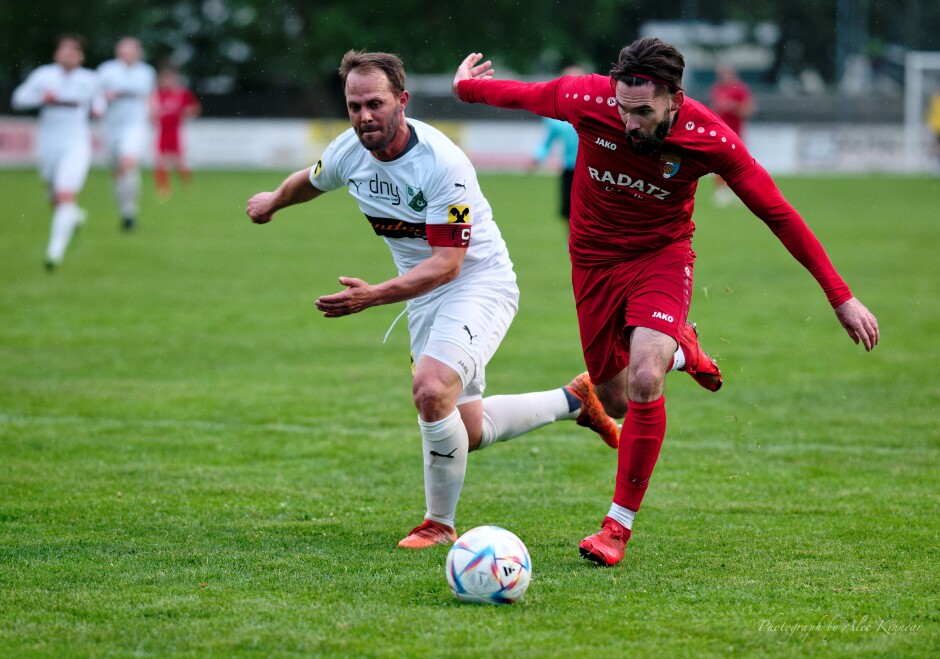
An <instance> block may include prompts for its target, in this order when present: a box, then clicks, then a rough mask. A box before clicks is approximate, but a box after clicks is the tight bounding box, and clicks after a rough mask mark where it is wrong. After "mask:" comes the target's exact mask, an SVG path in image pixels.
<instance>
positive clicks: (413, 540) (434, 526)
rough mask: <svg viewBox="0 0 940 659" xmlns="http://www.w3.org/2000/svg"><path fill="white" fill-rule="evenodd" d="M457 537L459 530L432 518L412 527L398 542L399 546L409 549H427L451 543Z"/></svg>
mask: <svg viewBox="0 0 940 659" xmlns="http://www.w3.org/2000/svg"><path fill="white" fill-rule="evenodd" d="M456 539H457V532H456V531H455V530H454V529H452V528H450V527H449V526H446V525H444V524H441V523H440V522H435V521H433V520H430V519H426V520H424V521H423V522H422V523H421V525H420V526H416V527H414V528H413V529H411V533H409V534H408V535H407V536H406V537H405V538H403V539H402V540H401V542H399V543H398V546H399V547H406V548H407V549H425V548H427V547H433V546H434V545H449V544H451V543H453V542H454V541H455V540H456Z"/></svg>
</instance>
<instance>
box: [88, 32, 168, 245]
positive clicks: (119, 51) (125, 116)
mask: <svg viewBox="0 0 940 659" xmlns="http://www.w3.org/2000/svg"><path fill="white" fill-rule="evenodd" d="M114 52H115V59H112V60H108V61H107V62H104V63H103V64H101V66H99V67H98V75H99V76H100V77H101V87H102V89H103V91H104V97H105V100H106V101H107V102H108V109H107V112H106V113H105V115H104V122H103V128H104V136H105V141H106V143H107V148H108V154H109V156H110V158H111V162H112V167H113V175H114V197H115V200H116V201H117V205H118V210H119V211H120V213H121V227H122V228H123V229H124V230H125V231H131V230H133V229H134V228H135V227H136V225H137V215H138V210H139V203H138V200H139V197H140V160H141V158H142V157H143V155H144V149H146V148H147V147H148V145H149V144H150V139H149V138H150V97H151V95H152V94H153V92H154V90H155V89H156V85H157V74H156V71H155V70H154V68H153V67H152V66H150V65H149V64H147V63H146V62H144V61H143V49H142V48H141V46H140V41H138V40H137V39H135V38H133V37H124V38H122V39H121V40H120V41H118V42H117V46H116V47H115V49H114Z"/></svg>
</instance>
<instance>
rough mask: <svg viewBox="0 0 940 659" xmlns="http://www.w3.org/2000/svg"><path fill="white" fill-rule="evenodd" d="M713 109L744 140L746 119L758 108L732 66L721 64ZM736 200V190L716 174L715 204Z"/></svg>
mask: <svg viewBox="0 0 940 659" xmlns="http://www.w3.org/2000/svg"><path fill="white" fill-rule="evenodd" d="M710 106H711V109H712V110H714V111H715V113H716V114H717V115H718V116H719V117H720V118H721V120H722V121H724V122H725V123H726V124H728V128H730V129H731V130H733V131H734V132H735V133H737V134H738V136H739V137H740V138H741V140H742V141H743V140H744V127H745V126H744V124H745V121H746V120H747V119H748V118H750V116H751V115H752V114H754V110H755V109H756V107H755V105H754V98H753V97H752V96H751V89H750V88H749V87H748V86H747V84H746V83H745V82H744V81H743V80H741V78H739V77H738V74H737V71H735V70H734V69H733V68H732V67H730V66H720V67H718V70H717V78H716V80H715V84H714V85H712V88H711V102H710ZM734 200H735V196H734V192H732V191H731V188H729V187H728V184H727V183H725V180H724V179H723V178H721V176H718V175H715V204H716V205H717V206H727V205H728V204H730V203H731V202H733V201H734Z"/></svg>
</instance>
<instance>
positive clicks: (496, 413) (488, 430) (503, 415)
mask: <svg viewBox="0 0 940 659" xmlns="http://www.w3.org/2000/svg"><path fill="white" fill-rule="evenodd" d="M569 401H570V399H569V397H568V396H566V395H565V390H564V389H553V390H551V391H538V392H534V393H529V394H516V395H514V396H489V397H488V398H484V399H483V437H482V439H481V441H480V448H481V449H483V448H486V447H487V446H489V445H490V444H492V443H493V442H503V441H506V440H507V439H512V438H513V437H518V436H519V435H522V434H524V433H527V432H529V431H530V430H535V429H536V428H541V427H542V426H544V425H547V424H549V423H553V422H555V421H559V420H561V419H576V418H577V417H578V413H579V412H580V411H581V407H580V405H579V406H578V407H577V408H575V409H574V410H572V409H571V403H570V402H569ZM578 402H579V403H580V401H578Z"/></svg>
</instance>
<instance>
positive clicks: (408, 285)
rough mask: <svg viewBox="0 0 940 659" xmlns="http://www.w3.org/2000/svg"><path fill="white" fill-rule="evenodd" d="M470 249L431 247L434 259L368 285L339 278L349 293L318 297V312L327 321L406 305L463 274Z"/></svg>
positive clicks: (347, 278)
mask: <svg viewBox="0 0 940 659" xmlns="http://www.w3.org/2000/svg"><path fill="white" fill-rule="evenodd" d="M466 253H467V250H466V249H462V248H459V247H439V246H434V247H432V248H431V256H430V257H429V258H427V259H425V260H424V261H422V262H421V263H419V264H418V265H416V266H415V267H413V268H412V269H411V270H409V271H408V272H406V273H405V274H403V275H400V276H398V277H395V278H393V279H389V280H388V281H384V282H382V283H381V284H375V285H372V284H369V283H368V282H366V281H363V280H362V279H356V278H355V277H340V278H339V283H340V284H342V285H343V286H345V287H346V290H344V291H340V292H339V293H333V294H332V295H322V296H320V297H319V298H317V301H316V303H315V304H316V305H317V309H319V310H320V311H322V312H323V315H324V316H325V317H327V318H340V317H342V316H349V315H350V314H354V313H359V312H360V311H365V310H366V309H368V308H369V307H377V306H380V305H383V304H393V303H395V302H404V301H405V300H411V299H413V298H416V297H418V296H420V295H424V294H425V293H428V292H430V291H432V290H434V289H435V288H438V287H439V286H442V285H444V284H446V283H447V282H449V281H451V280H453V279H454V278H455V277H456V276H457V275H459V274H460V269H461V267H462V265H463V259H464V256H465V255H466Z"/></svg>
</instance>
